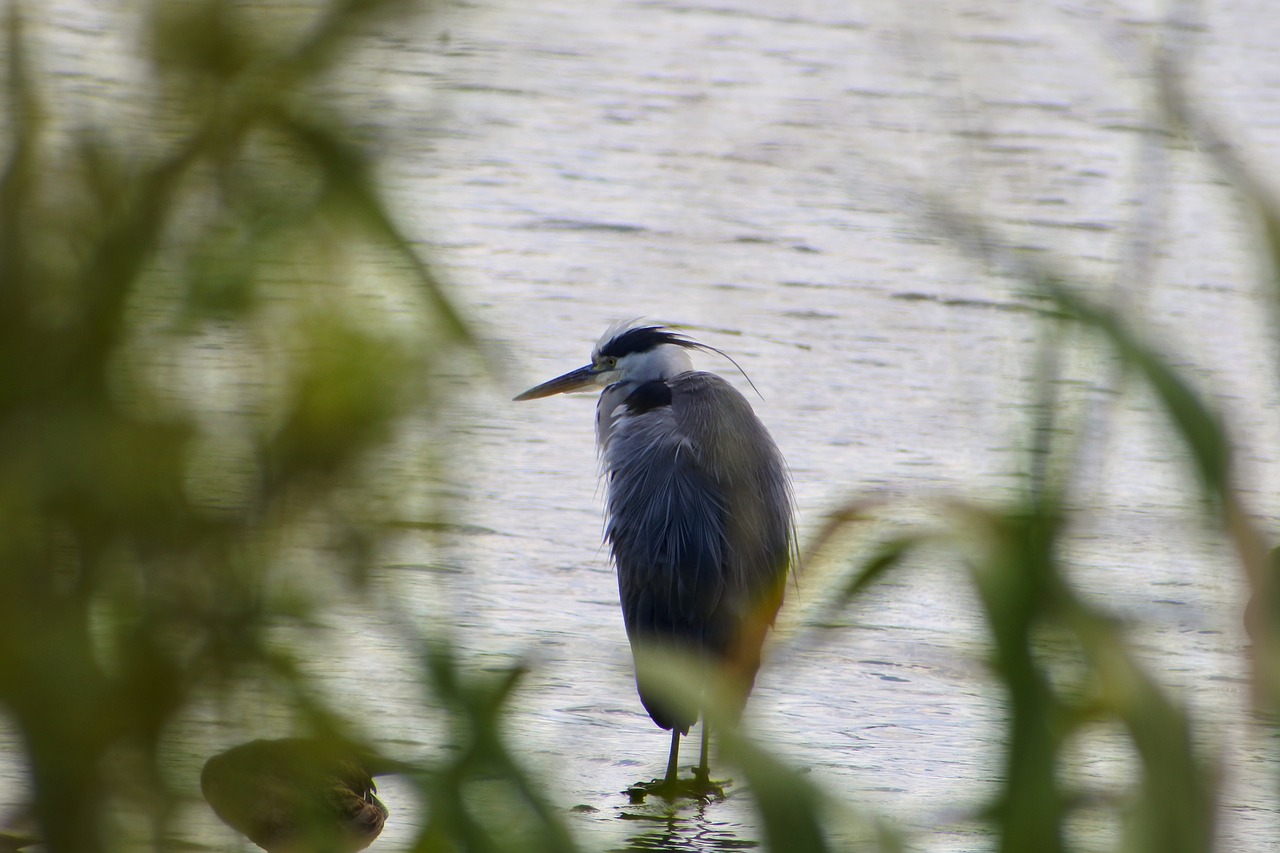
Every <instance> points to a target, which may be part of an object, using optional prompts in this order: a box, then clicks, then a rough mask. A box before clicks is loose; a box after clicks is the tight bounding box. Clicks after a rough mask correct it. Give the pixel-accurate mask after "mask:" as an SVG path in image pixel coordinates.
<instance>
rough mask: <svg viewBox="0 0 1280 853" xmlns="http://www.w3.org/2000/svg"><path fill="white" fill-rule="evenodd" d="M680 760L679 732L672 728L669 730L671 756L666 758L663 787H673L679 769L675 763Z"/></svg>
mask: <svg viewBox="0 0 1280 853" xmlns="http://www.w3.org/2000/svg"><path fill="white" fill-rule="evenodd" d="M679 759H680V730H679V729H678V728H675V727H674V726H673V727H672V728H671V755H670V756H668V758H667V778H666V780H665V781H664V782H663V784H664V785H674V784H675V783H676V776H678V775H679V774H680V768H678V767H677V766H676V763H677V762H678V761H679Z"/></svg>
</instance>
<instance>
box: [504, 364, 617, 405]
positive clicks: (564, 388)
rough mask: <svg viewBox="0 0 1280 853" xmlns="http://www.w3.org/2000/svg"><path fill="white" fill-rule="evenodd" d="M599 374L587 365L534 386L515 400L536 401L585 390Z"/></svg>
mask: <svg viewBox="0 0 1280 853" xmlns="http://www.w3.org/2000/svg"><path fill="white" fill-rule="evenodd" d="M599 372H600V371H598V370H596V367H595V365H593V364H588V365H587V366H586V367H579V368H578V369H577V370H570V371H569V372H568V373H566V374H565V375H564V376H557V377H556V378H555V379H552V380H550V381H547V382H543V383H542V384H541V385H535V386H534V387H532V388H530V389H529V390H528V391H525V392H524V393H523V394H521V395H519V396H518V397H516V398H515V399H516V400H517V401H519V400H537V399H538V398H540V397H550V396H551V395H552V394H564V393H566V392H568V391H577V390H579V389H580V388H586V387H587V386H588V385H594V384H595V382H596V376H597V375H598V374H599Z"/></svg>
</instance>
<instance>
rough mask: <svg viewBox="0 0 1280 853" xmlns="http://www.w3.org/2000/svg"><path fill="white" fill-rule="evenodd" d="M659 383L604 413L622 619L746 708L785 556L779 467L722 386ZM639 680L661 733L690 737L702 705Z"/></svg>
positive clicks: (752, 421) (784, 492)
mask: <svg viewBox="0 0 1280 853" xmlns="http://www.w3.org/2000/svg"><path fill="white" fill-rule="evenodd" d="M661 384H662V385H664V386H665V390H664V389H662V388H657V387H654V384H653V383H644V384H642V385H634V384H632V385H619V386H611V387H610V388H609V389H606V390H605V392H604V393H603V394H602V395H601V398H600V404H599V413H598V421H597V426H598V434H599V438H600V445H601V454H602V463H603V467H604V470H605V475H606V476H607V478H608V521H607V524H606V535H607V538H608V540H609V543H610V546H611V548H612V551H613V557H614V562H615V563H616V565H617V569H618V587H619V592H620V596H621V600H622V610H623V620H624V622H625V624H626V628H627V635H628V637H629V638H630V640H631V644H632V647H633V649H637V650H640V649H645V648H657V649H663V648H667V649H671V650H675V651H680V652H692V653H694V654H695V655H697V656H698V657H699V658H700V659H702V660H704V661H706V662H713V663H715V664H716V665H718V666H719V667H720V668H721V671H722V672H727V674H728V675H729V677H730V679H731V681H732V683H734V684H736V686H737V688H738V689H737V698H738V701H739V702H745V700H746V696H747V694H748V693H749V692H750V690H751V686H752V684H753V682H754V679H755V673H756V670H757V669H758V668H759V663H760V647H761V644H762V643H763V640H764V635H765V633H766V632H767V630H768V628H769V626H770V625H772V623H773V619H774V616H775V615H776V613H777V610H778V607H779V606H780V605H781V603H782V592H783V586H784V583H785V579H786V574H787V568H788V565H789V562H790V559H789V558H790V556H791V551H792V542H793V539H792V504H791V493H790V486H789V483H788V480H787V475H786V469H785V466H784V464H783V461H782V456H781V454H780V453H779V452H778V449H777V446H776V445H775V444H774V442H773V439H772V438H771V437H770V436H769V433H768V431H767V430H766V429H765V427H764V425H763V424H762V423H761V422H760V420H759V419H758V418H757V417H756V415H755V413H754V412H753V411H752V409H751V405H750V404H749V403H748V402H747V400H746V398H745V397H743V396H742V394H741V393H740V392H739V391H738V390H737V389H735V388H734V387H733V386H732V385H730V384H729V383H728V382H726V381H725V380H724V379H721V378H720V377H718V376H716V375H714V374H710V373H703V372H697V371H691V372H688V373H682V374H680V375H678V376H675V377H673V378H670V379H667V380H662V381H661ZM646 386H647V387H646ZM637 681H638V683H639V684H638V686H639V688H640V694H641V699H642V700H643V701H644V704H645V707H646V709H647V710H648V711H649V713H650V715H651V716H652V717H653V718H654V721H655V722H657V723H658V724H659V725H661V726H663V727H664V728H671V727H672V726H675V727H677V728H679V729H681V730H682V731H687V729H688V727H689V726H690V725H692V724H693V722H695V721H696V720H697V716H698V709H696V708H693V707H679V706H677V705H674V704H673V703H670V702H668V701H664V700H663V699H662V698H661V696H660V694H661V690H660V689H659V688H657V687H654V686H651V685H649V684H647V683H646V679H645V678H644V676H643V674H642V673H640V672H638V673H637ZM739 708H740V705H739Z"/></svg>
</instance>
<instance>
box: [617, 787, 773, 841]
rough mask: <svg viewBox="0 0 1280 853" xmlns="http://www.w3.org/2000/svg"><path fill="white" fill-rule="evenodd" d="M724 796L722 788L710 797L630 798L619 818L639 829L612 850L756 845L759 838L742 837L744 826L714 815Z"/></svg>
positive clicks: (620, 811)
mask: <svg viewBox="0 0 1280 853" xmlns="http://www.w3.org/2000/svg"><path fill="white" fill-rule="evenodd" d="M718 784H719V785H720V786H722V787H723V788H728V786H729V783H728V781H725V782H721V783H718ZM633 788H634V786H633ZM628 793H630V792H628ZM633 796H634V795H633ZM725 799H727V797H726V795H725V794H724V793H723V791H722V792H721V793H720V795H719V796H718V797H711V798H698V797H688V796H682V797H677V798H676V799H666V798H663V797H661V796H649V797H648V799H647V800H645V801H640V802H636V801H633V802H632V804H631V805H629V806H627V807H625V808H622V809H620V810H619V814H618V818H619V819H620V820H626V821H633V822H635V823H637V824H638V825H639V826H638V831H637V832H636V833H635V834H634V835H633V836H632V837H631V838H630V839H629V840H628V841H627V843H626V844H625V845H624V846H622V847H619V848H616V850H614V851H613V853H641V851H655V850H662V851H668V853H673V851H688V853H700V852H701V851H709V850H753V849H755V848H758V847H759V846H760V842H758V841H755V840H752V839H749V838H743V837H741V832H742V831H743V830H744V829H745V827H743V826H741V825H740V824H735V823H733V822H731V821H726V820H722V819H716V818H715V817H714V815H715V814H716V807H717V806H719V805H720V804H721V803H722V802H723V801H724V800H725Z"/></svg>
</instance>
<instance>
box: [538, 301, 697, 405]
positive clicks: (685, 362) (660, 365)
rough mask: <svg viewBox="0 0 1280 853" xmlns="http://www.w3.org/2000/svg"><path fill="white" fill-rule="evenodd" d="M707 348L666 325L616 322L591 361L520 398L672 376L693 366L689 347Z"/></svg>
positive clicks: (598, 343)
mask: <svg viewBox="0 0 1280 853" xmlns="http://www.w3.org/2000/svg"><path fill="white" fill-rule="evenodd" d="M693 348H699V349H702V348H705V347H704V345H703V344H699V343H698V342H697V341H693V340H690V339H689V338H686V337H684V336H683V335H681V334H678V333H676V332H673V331H671V330H670V329H668V328H666V327H665V326H654V325H649V324H645V323H640V322H637V321H634V320H631V321H627V322H623V323H614V324H613V325H612V326H610V327H609V328H608V330H606V331H605V333H604V334H603V335H602V336H601V337H600V340H599V341H598V342H597V343H596V345H595V347H593V348H592V350H591V363H590V364H588V365H586V366H585V367H579V368H578V369H577V370H571V371H569V372H568V373H566V374H564V375H563V376H557V377H556V378H555V379H552V380H550V381H548V382H543V383H542V384H541V385H536V386H534V387H533V388H530V389H529V390H528V391H525V392H524V393H523V394H521V395H519V396H518V397H516V398H515V399H517V400H536V399H538V398H540V397H550V396H551V395H552V394H564V393H566V392H569V391H579V390H582V389H584V388H591V387H597V388H604V387H605V386H608V385H612V384H614V383H615V382H627V381H630V382H649V381H651V380H654V379H670V378H671V377H673V376H678V375H679V374H681V373H686V372H688V371H690V370H692V369H693V361H692V360H691V359H690V358H689V352H688V351H689V350H690V349H693Z"/></svg>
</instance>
